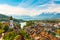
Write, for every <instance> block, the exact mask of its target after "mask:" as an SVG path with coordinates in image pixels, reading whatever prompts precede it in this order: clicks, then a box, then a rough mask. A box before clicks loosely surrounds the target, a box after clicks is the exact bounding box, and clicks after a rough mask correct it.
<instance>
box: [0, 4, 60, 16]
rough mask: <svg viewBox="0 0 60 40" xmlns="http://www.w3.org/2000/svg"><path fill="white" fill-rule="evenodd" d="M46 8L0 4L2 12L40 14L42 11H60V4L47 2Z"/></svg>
mask: <svg viewBox="0 0 60 40" xmlns="http://www.w3.org/2000/svg"><path fill="white" fill-rule="evenodd" d="M45 5H46V7H47V8H46V9H40V8H39V9H36V8H33V9H26V8H23V7H20V6H10V5H6V4H3V5H0V13H1V14H5V15H30V16H34V15H39V14H41V13H42V12H60V5H56V4H45Z"/></svg>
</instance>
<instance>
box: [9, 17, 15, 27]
mask: <svg viewBox="0 0 60 40" xmlns="http://www.w3.org/2000/svg"><path fill="white" fill-rule="evenodd" d="M13 27H14V25H13V18H12V16H11V17H10V26H9V28H13Z"/></svg>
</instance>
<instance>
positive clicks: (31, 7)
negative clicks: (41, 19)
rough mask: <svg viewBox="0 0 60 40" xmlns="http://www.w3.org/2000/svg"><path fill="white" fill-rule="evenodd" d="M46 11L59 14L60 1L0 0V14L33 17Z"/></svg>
mask: <svg viewBox="0 0 60 40" xmlns="http://www.w3.org/2000/svg"><path fill="white" fill-rule="evenodd" d="M52 8H54V9H56V10H58V11H56V10H54V9H53V10H52ZM46 11H48V12H59V11H60V0H0V13H2V14H6V13H7V14H8V15H9V14H14V13H15V14H17V13H18V14H20V15H23V14H26V15H31V16H33V15H36V14H40V13H42V12H46Z"/></svg>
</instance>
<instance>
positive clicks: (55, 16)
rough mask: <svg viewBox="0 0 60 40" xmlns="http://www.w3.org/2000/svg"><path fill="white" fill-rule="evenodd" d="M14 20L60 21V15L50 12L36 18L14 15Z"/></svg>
mask: <svg viewBox="0 0 60 40" xmlns="http://www.w3.org/2000/svg"><path fill="white" fill-rule="evenodd" d="M13 17H14V18H18V19H23V20H55V19H60V13H55V12H52V13H51V12H48V13H45V12H43V13H41V14H39V15H35V16H32V17H31V16H28V15H13Z"/></svg>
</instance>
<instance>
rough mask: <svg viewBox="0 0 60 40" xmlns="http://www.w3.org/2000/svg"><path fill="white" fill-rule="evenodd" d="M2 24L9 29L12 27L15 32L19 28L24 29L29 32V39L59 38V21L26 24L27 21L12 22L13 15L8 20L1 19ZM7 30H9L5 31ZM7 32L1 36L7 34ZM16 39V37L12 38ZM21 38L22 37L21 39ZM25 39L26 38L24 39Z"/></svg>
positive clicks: (54, 39)
mask: <svg viewBox="0 0 60 40" xmlns="http://www.w3.org/2000/svg"><path fill="white" fill-rule="evenodd" d="M2 23H3V26H4V24H8V26H9V28H10V29H13V30H14V32H15V33H18V32H19V31H20V29H22V30H24V31H25V32H26V33H27V34H29V37H30V40H60V22H58V23H44V22H39V21H38V22H37V21H36V22H34V24H33V23H31V24H33V25H29V26H27V22H22V23H19V24H17V25H16V24H14V21H13V17H12V16H11V17H10V22H9V23H8V22H5V21H2ZM7 32H9V30H8V31H7ZM7 32H5V33H4V34H3V33H2V36H4V35H7ZM14 40H16V39H14ZM21 40H22V39H21ZM25 40H26V39H25Z"/></svg>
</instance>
